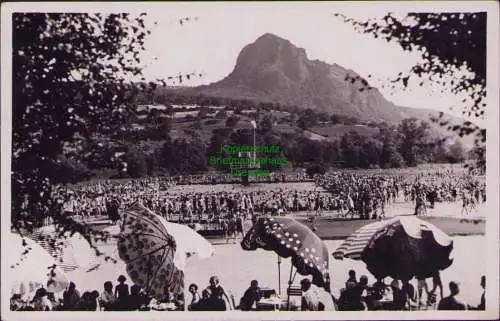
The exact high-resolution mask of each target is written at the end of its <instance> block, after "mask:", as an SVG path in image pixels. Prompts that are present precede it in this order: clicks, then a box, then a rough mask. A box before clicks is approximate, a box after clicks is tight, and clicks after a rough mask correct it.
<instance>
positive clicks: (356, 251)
mask: <svg viewBox="0 0 500 321" xmlns="http://www.w3.org/2000/svg"><path fill="white" fill-rule="evenodd" d="M452 249H453V240H452V239H451V238H450V237H449V236H448V235H446V234H445V233H444V232H442V231H441V230H440V229H438V228H437V227H435V226H434V225H432V224H430V223H428V222H425V221H423V220H421V219H419V218H417V217H414V216H398V217H394V218H392V219H389V220H386V221H380V222H375V223H371V224H368V225H365V226H363V227H362V228H360V229H359V230H357V231H356V232H354V233H353V234H352V235H351V236H349V237H348V238H347V239H346V240H345V241H344V242H343V243H342V244H340V246H339V247H338V248H337V250H336V251H335V252H334V253H333V257H335V258H336V259H343V258H350V259H354V260H363V262H365V263H366V266H367V268H368V271H370V273H372V274H373V275H374V276H375V277H376V278H377V279H381V278H384V277H386V276H390V277H392V278H394V279H398V280H410V279H412V278H413V277H414V276H416V277H422V278H427V277H431V276H432V275H433V274H434V273H435V272H437V271H439V270H444V269H446V268H448V267H449V266H450V265H451V264H452V263H453V260H452V259H450V258H449V256H450V253H451V251H452Z"/></svg>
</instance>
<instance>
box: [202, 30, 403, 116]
mask: <svg viewBox="0 0 500 321" xmlns="http://www.w3.org/2000/svg"><path fill="white" fill-rule="evenodd" d="M346 76H349V77H359V75H357V74H356V73H355V72H354V71H352V70H348V69H345V68H343V67H342V66H339V65H337V64H333V65H329V64H327V63H324V62H321V61H318V60H309V59H308V58H307V55H306V52H305V50H304V49H302V48H298V47H296V46H294V45H293V44H292V43H291V42H290V41H288V40H285V39H282V38H280V37H277V36H275V35H272V34H269V33H267V34H264V35H263V36H261V37H259V38H258V39H257V40H256V41H255V42H254V43H251V44H249V45H247V46H246V47H244V48H243V49H242V51H241V52H240V54H239V56H238V58H237V61H236V66H235V68H234V70H233V71H232V72H231V73H230V74H229V75H228V76H227V77H226V78H224V79H222V80H221V81H219V82H216V83H212V84H210V85H207V86H200V87H197V88H196V89H194V90H195V91H196V92H197V93H202V94H205V95H208V96H219V97H230V98H243V99H254V100H259V101H272V102H277V103H281V104H284V105H295V106H298V107H300V108H313V109H317V110H321V111H325V112H328V113H335V114H339V115H345V116H353V117H357V118H359V119H362V120H373V121H390V122H394V121H399V120H401V119H403V118H406V117H409V116H413V111H411V110H408V109H401V108H399V107H397V106H396V105H394V104H393V103H391V102H389V101H388V100H386V99H385V98H384V97H383V96H382V94H381V93H380V92H379V91H378V90H377V89H370V90H363V91H360V88H366V82H365V81H364V80H362V79H361V80H357V81H355V82H353V83H352V82H350V81H346Z"/></svg>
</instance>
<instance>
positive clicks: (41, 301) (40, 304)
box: [33, 288, 52, 311]
mask: <svg viewBox="0 0 500 321" xmlns="http://www.w3.org/2000/svg"><path fill="white" fill-rule="evenodd" d="M47 295H48V293H47V290H45V289H44V288H41V289H38V290H37V291H36V294H35V297H34V298H33V308H34V310H35V311H51V310H52V302H50V300H49V298H48V297H47Z"/></svg>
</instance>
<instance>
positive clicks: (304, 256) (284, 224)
mask: <svg viewBox="0 0 500 321" xmlns="http://www.w3.org/2000/svg"><path fill="white" fill-rule="evenodd" d="M241 247H242V248H243V249H244V250H247V251H253V250H256V249H257V248H262V249H264V250H268V251H274V252H276V253H277V254H278V256H280V257H283V258H288V257H291V259H292V267H295V268H296V269H297V272H298V273H299V274H301V275H312V277H313V280H312V283H313V284H315V285H317V286H319V287H325V288H326V286H327V284H326V282H325V277H326V275H327V272H328V250H327V248H326V245H325V243H324V242H323V241H322V240H321V239H320V238H319V237H318V236H317V235H316V234H314V232H312V231H311V230H310V229H309V228H308V227H307V226H305V225H304V224H301V223H299V222H297V221H296V220H294V219H292V218H289V217H261V218H259V220H258V221H257V222H256V224H255V225H254V226H253V227H252V228H251V229H250V230H249V231H248V232H247V234H246V235H245V237H244V238H243V240H242V241H241ZM290 279H291V278H290ZM290 281H291V280H290Z"/></svg>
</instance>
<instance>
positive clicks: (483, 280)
mask: <svg viewBox="0 0 500 321" xmlns="http://www.w3.org/2000/svg"><path fill="white" fill-rule="evenodd" d="M480 285H481V287H482V288H483V293H482V294H481V303H479V305H478V306H471V305H468V306H467V308H468V309H469V310H482V311H484V310H485V309H486V300H485V298H484V294H485V293H484V292H485V289H486V276H484V275H483V276H481V283H480Z"/></svg>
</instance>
